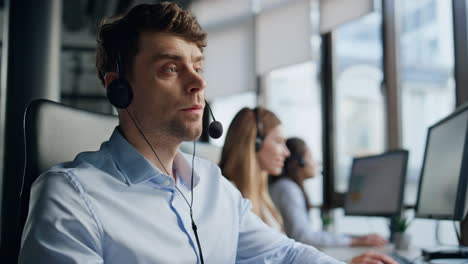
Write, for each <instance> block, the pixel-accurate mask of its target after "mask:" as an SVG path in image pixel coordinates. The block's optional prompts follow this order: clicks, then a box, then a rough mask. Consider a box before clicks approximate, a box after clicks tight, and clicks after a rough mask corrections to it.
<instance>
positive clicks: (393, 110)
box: [382, 0, 402, 150]
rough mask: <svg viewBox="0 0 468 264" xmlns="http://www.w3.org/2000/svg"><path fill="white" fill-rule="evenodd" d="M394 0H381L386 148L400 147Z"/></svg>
mask: <svg viewBox="0 0 468 264" xmlns="http://www.w3.org/2000/svg"><path fill="white" fill-rule="evenodd" d="M395 2H396V0H382V44H383V70H384V82H383V87H382V88H383V92H384V94H385V96H384V100H385V110H386V111H385V113H386V116H387V119H386V121H387V127H386V131H387V144H386V147H387V149H389V150H390V149H398V148H401V143H402V141H401V107H400V105H401V104H400V98H401V91H400V77H399V75H400V74H399V71H398V70H399V66H400V65H399V63H400V61H399V57H400V51H399V47H400V39H399V21H398V17H397V12H396V6H395V5H396V3H395Z"/></svg>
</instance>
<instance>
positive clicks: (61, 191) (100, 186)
mask: <svg viewBox="0 0 468 264" xmlns="http://www.w3.org/2000/svg"><path fill="white" fill-rule="evenodd" d="M205 41H206V33H205V32H204V31H203V30H202V29H201V27H200V26H199V24H198V23H197V21H196V19H195V18H194V17H192V16H191V15H190V14H189V13H188V12H187V11H184V10H182V9H180V8H179V7H177V6H176V5H175V4H172V3H159V4H152V5H149V4H143V5H139V6H136V7H134V8H132V9H131V10H130V11H129V12H128V13H126V14H125V15H123V16H119V17H114V18H109V19H106V20H104V21H103V22H102V23H101V26H100V28H99V32H98V46H97V59H96V66H97V70H98V75H99V78H100V79H101V81H102V82H103V84H104V85H105V87H106V88H107V91H108V97H109V100H110V102H111V103H112V104H113V105H114V106H116V107H117V108H118V112H119V121H120V122H119V127H117V128H116V129H115V131H114V133H113V134H112V136H111V137H110V139H109V141H107V142H104V143H103V144H102V146H101V148H100V150H98V151H96V152H85V153H80V154H79V155H78V156H77V157H76V158H75V160H74V161H72V162H69V163H64V164H60V165H57V166H55V167H52V168H51V169H49V170H48V171H47V172H45V173H44V174H43V175H41V176H40V177H39V178H38V180H37V181H36V182H35V183H34V185H33V187H32V191H31V202H30V211H29V217H28V219H27V222H26V225H25V229H24V233H23V238H22V245H21V252H20V259H19V263H113V264H118V263H197V262H198V263H204V262H205V261H206V262H207V263H234V262H239V263H337V262H338V261H336V260H334V259H332V258H330V257H329V256H326V255H325V254H323V253H321V252H319V251H317V250H316V249H314V248H313V247H309V246H306V245H303V244H300V243H297V242H295V241H293V240H291V239H288V238H286V237H285V236H284V235H282V234H279V233H276V232H274V231H271V230H270V229H269V228H268V227H267V226H266V225H264V224H263V223H262V221H261V220H260V219H259V218H257V217H256V216H255V215H254V214H253V213H252V212H251V211H250V204H249V202H248V201H247V200H245V199H243V198H242V196H241V195H240V193H239V192H238V191H237V190H236V189H235V188H234V187H233V186H232V185H231V184H230V183H229V182H228V181H226V180H225V179H224V177H222V176H221V174H220V170H219V168H218V167H217V166H215V165H214V164H212V163H209V162H208V161H205V160H202V159H199V158H196V157H195V156H194V155H185V154H182V153H181V152H179V150H178V148H179V145H180V143H181V142H182V141H194V140H196V139H197V138H198V137H199V136H200V133H201V131H202V114H203V109H204V107H205V100H204V88H205V86H206V83H205V81H204V79H203V78H202V76H201V73H202V69H203V47H205V45H206V44H205ZM83 129H86V128H83ZM212 130H213V131H214V132H215V133H214V134H216V132H220V131H219V127H218V128H217V127H216V126H214V129H212ZM217 136H219V133H218V135H217ZM197 225H198V226H197ZM385 260H386V259H385V257H382V262H384V261H385ZM392 263H393V262H392Z"/></svg>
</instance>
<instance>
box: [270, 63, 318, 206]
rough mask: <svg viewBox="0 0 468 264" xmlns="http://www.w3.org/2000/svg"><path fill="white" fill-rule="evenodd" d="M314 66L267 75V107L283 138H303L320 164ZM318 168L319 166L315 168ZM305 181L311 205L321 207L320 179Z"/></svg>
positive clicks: (316, 83) (293, 67)
mask: <svg viewBox="0 0 468 264" xmlns="http://www.w3.org/2000/svg"><path fill="white" fill-rule="evenodd" d="M317 73H318V69H317V63H316V62H307V63H303V64H299V65H295V66H290V67H287V68H282V69H279V70H275V71H272V72H271V73H270V74H269V76H268V78H267V79H268V80H267V82H268V90H267V92H266V96H267V98H266V99H267V100H266V106H267V108H268V109H270V110H272V111H273V112H274V113H275V114H276V115H278V117H279V118H280V119H281V122H282V124H283V126H282V127H283V130H284V133H285V135H286V137H300V138H302V139H304V140H305V141H306V143H307V145H308V146H309V147H310V148H311V150H312V155H313V158H314V159H315V161H316V162H317V164H320V163H321V161H322V118H321V113H322V109H321V99H320V86H319V83H318V80H317ZM318 167H320V166H318ZM316 175H317V177H316V178H314V179H311V180H307V181H306V182H305V183H304V184H305V189H306V192H307V193H308V195H309V197H310V198H311V202H312V203H313V205H314V206H318V205H321V204H322V177H321V173H319V171H318V172H317V174H316Z"/></svg>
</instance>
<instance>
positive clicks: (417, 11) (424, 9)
mask: <svg viewBox="0 0 468 264" xmlns="http://www.w3.org/2000/svg"><path fill="white" fill-rule="evenodd" d="M451 3H452V1H446V0H413V1H405V0H399V1H398V6H399V7H400V8H401V10H400V13H401V19H402V21H401V26H402V30H401V36H400V41H401V43H400V44H401V45H400V49H401V68H400V76H401V89H402V132H403V135H402V139H403V146H404V148H406V149H408V150H409V151H410V156H409V163H408V177H407V185H406V186H407V188H406V192H405V201H406V203H407V204H414V203H415V202H416V196H417V186H418V180H419V174H420V170H421V167H422V161H423V155H424V146H425V143H426V134H427V128H428V127H429V126H431V125H432V124H434V123H435V122H437V121H438V120H439V119H441V118H442V117H444V116H445V115H447V114H449V113H450V112H452V111H453V110H454V106H455V86H454V79H453V65H454V55H453V24H452V4H451Z"/></svg>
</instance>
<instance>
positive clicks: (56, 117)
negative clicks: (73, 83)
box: [19, 99, 118, 236]
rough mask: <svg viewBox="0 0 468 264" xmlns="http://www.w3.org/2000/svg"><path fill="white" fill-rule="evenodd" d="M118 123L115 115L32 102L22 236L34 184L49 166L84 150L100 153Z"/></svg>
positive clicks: (28, 119) (26, 121)
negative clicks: (103, 143)
mask: <svg viewBox="0 0 468 264" xmlns="http://www.w3.org/2000/svg"><path fill="white" fill-rule="evenodd" d="M117 124H118V118H117V116H114V115H106V114H101V113H93V112H89V111H86V110H81V109H77V108H73V107H70V106H66V105H63V104H60V103H56V102H52V101H49V100H45V99H39V100H35V101H32V102H31V103H30V104H29V105H28V107H27V109H26V112H25V115H24V135H25V145H26V147H25V149H26V161H25V167H24V175H23V182H22V186H21V194H20V215H19V232H20V233H19V236H21V233H22V232H23V228H24V224H25V221H26V218H27V216H28V207H29V197H30V190H31V185H32V183H33V182H34V181H35V180H36V179H37V177H38V176H39V175H40V174H41V173H42V172H44V171H45V170H47V169H48V168H49V167H51V166H53V165H55V164H58V163H61V162H65V161H70V160H73V159H74V158H75V156H76V155H77V154H78V153H80V152H83V151H93V150H98V149H99V147H100V145H101V143H102V142H104V141H106V140H107V139H109V137H110V135H111V134H112V131H113V130H114V128H115V127H116V126H117Z"/></svg>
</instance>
